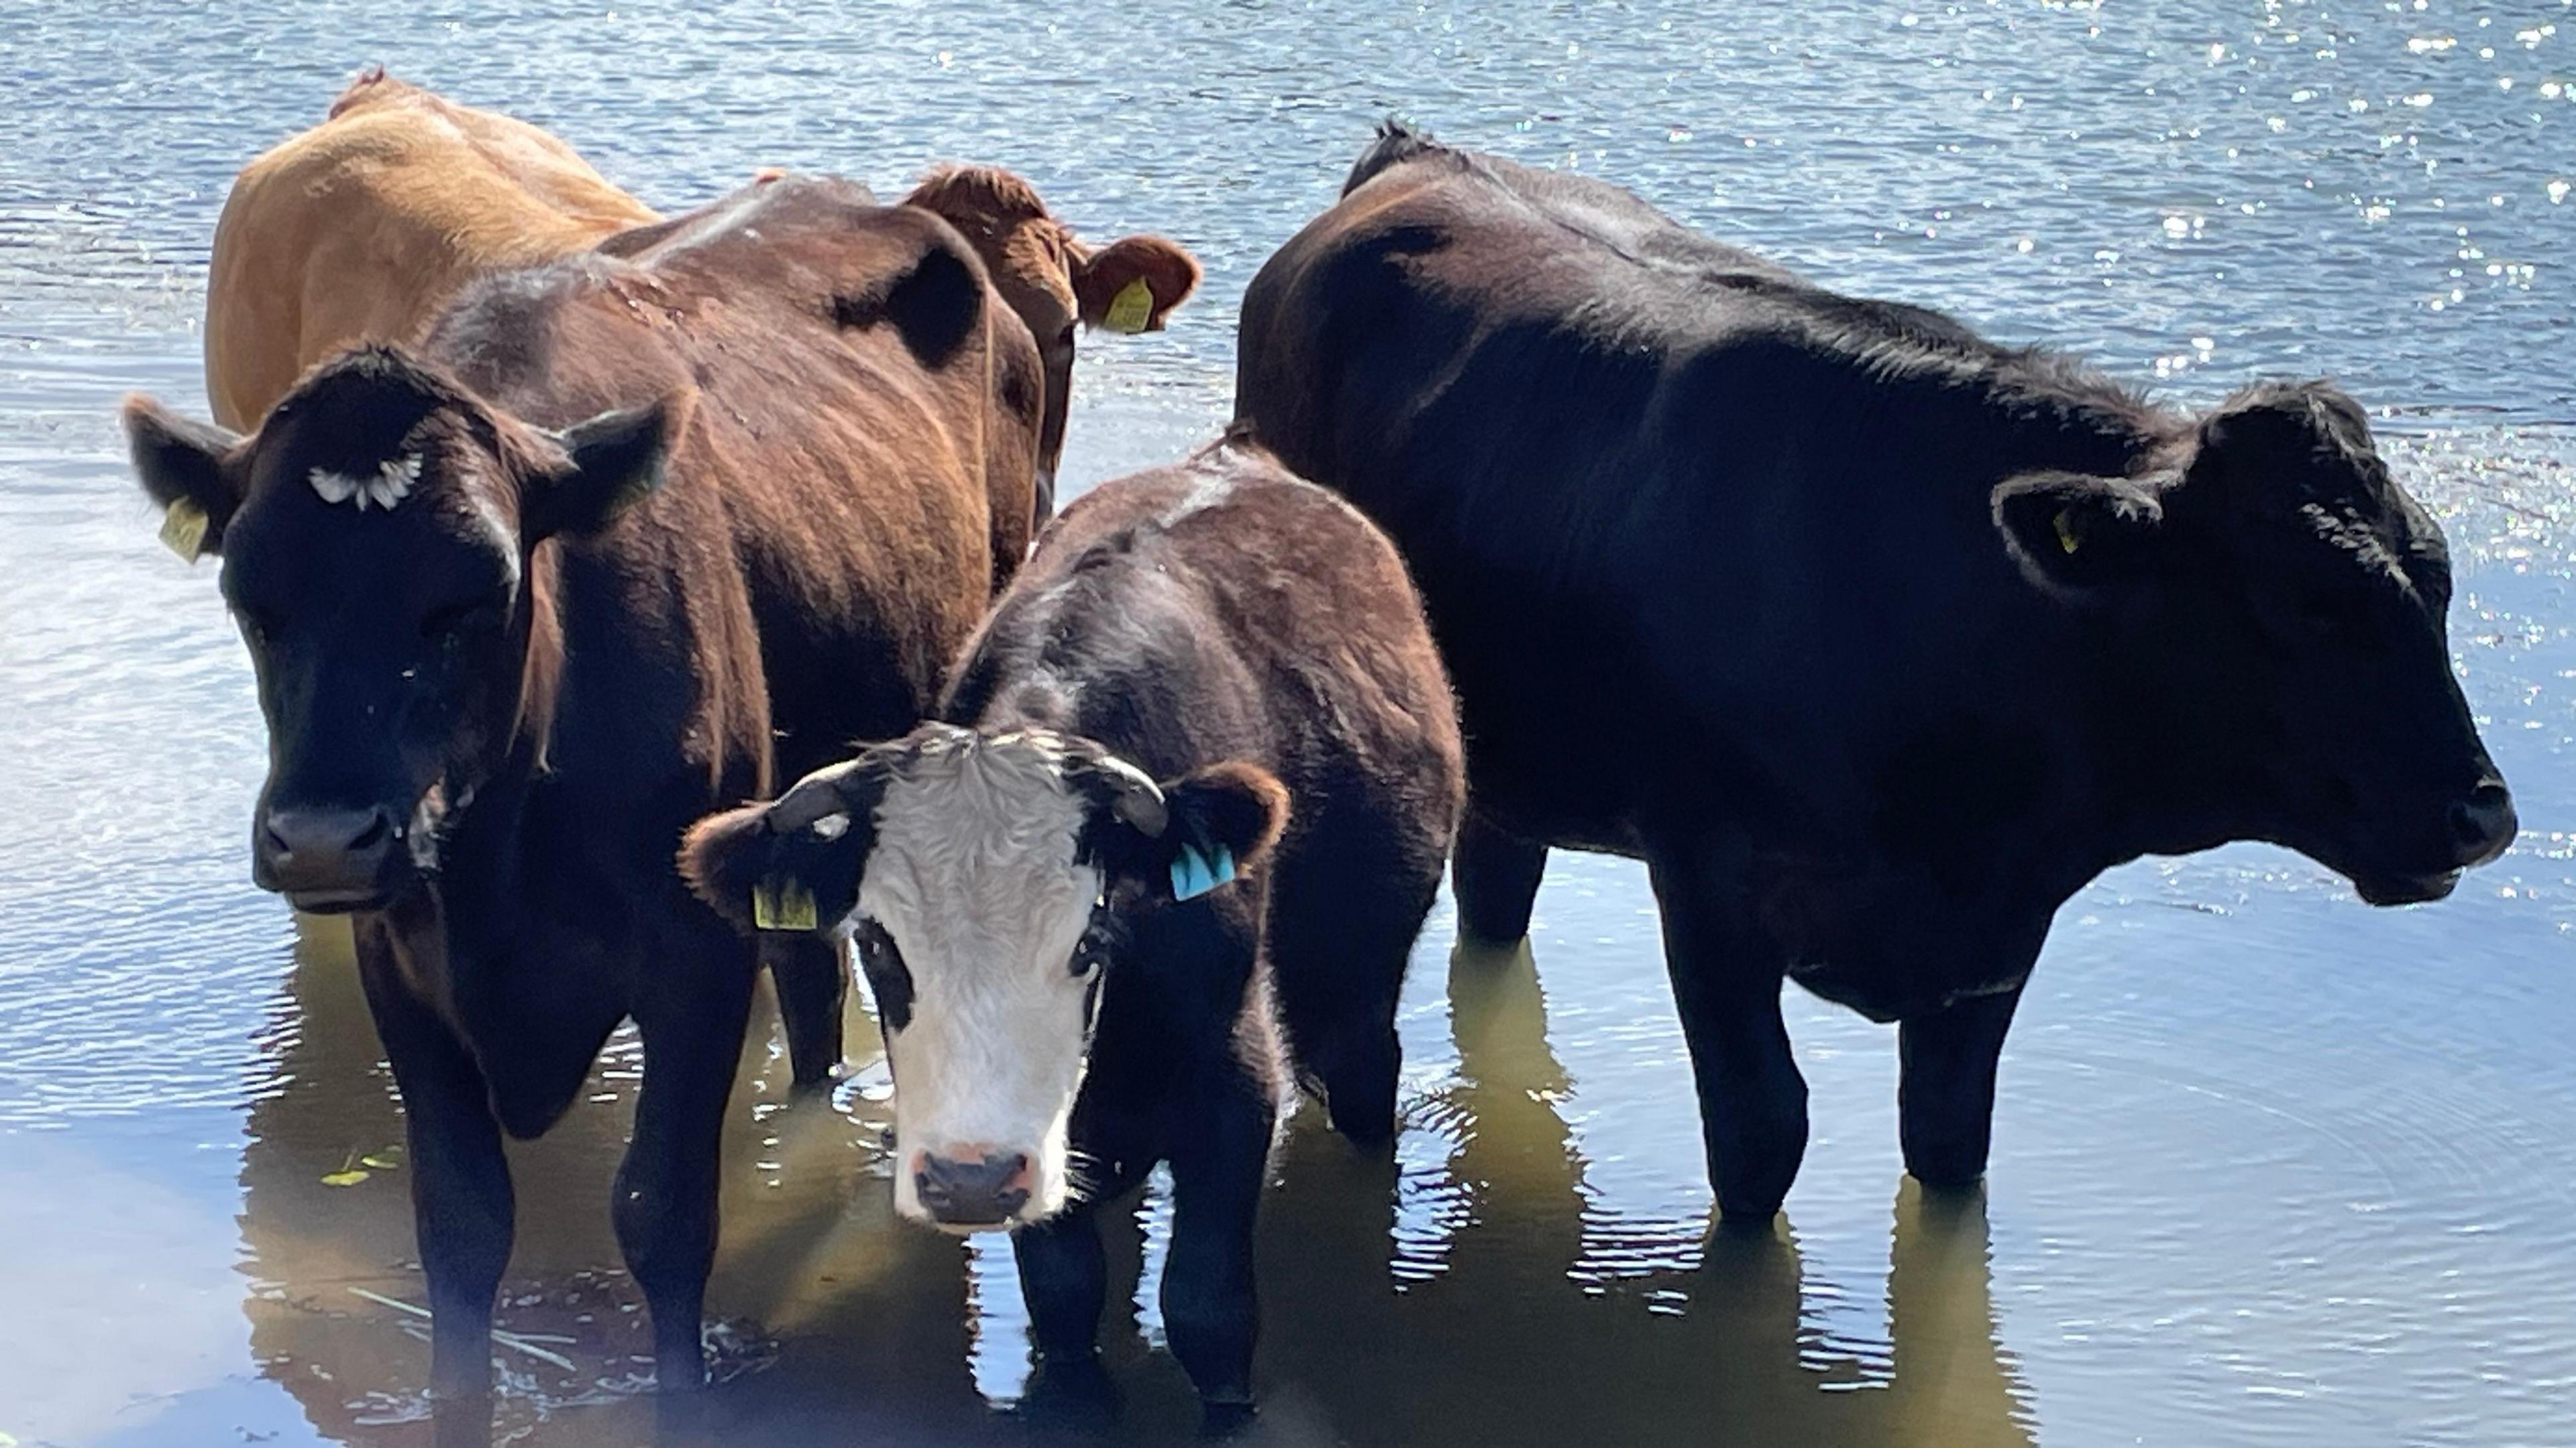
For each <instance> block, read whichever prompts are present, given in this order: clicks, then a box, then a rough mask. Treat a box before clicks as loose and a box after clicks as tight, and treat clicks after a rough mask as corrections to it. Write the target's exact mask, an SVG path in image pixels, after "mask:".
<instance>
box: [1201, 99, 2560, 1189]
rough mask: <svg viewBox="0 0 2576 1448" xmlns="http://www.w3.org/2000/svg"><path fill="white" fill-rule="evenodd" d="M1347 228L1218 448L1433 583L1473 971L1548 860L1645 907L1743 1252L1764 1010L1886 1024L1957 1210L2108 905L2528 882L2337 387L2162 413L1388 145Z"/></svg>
mask: <svg viewBox="0 0 2576 1448" xmlns="http://www.w3.org/2000/svg"><path fill="white" fill-rule="evenodd" d="M1353 182H1354V185H1357V184H1358V183H1361V182H1365V187H1366V193H1367V194H1366V196H1365V197H1354V198H1353V199H1352V200H1350V201H1349V202H1346V203H1345V204H1342V205H1339V206H1336V207H1335V208H1334V209H1332V210H1330V211H1328V212H1326V213H1325V214H1324V215H1323V216H1322V217H1320V218H1319V219H1317V220H1316V221H1315V222H1314V223H1312V224H1311V225H1309V226H1308V227H1307V228H1306V229H1305V230H1304V231H1303V232H1301V233H1300V234H1299V235H1298V236H1297V237H1295V238H1294V239H1292V240H1291V241H1290V242H1289V243H1288V244H1287V245H1286V246H1285V247H1283V248H1282V249H1281V250H1280V252H1279V253H1278V255H1276V256H1274V257H1273V258H1271V260H1270V261H1269V263H1268V264H1267V265H1265V266H1264V267H1263V268H1262V270H1261V272H1260V274H1259V275H1258V276H1257V277H1256V278H1255V279H1254V281H1253V283H1252V285H1251V287H1250V289H1249V290H1248V291H1247V292H1246V294H1245V297H1244V304H1243V322H1242V333H1241V337H1242V345H1241V349H1240V353H1239V358H1240V361H1239V366H1240V372H1239V379H1238V391H1237V403H1236V408H1237V416H1238V419H1239V420H1241V421H1244V422H1248V423H1250V424H1252V425H1254V426H1255V427H1257V429H1258V431H1259V434H1260V436H1261V438H1262V440H1263V441H1264V442H1265V443H1267V444H1268V445H1269V446H1270V447H1272V448H1273V449H1274V450H1276V451H1277V453H1278V455H1279V457H1280V459H1281V460H1282V461H1283V462H1284V463H1286V464H1287V465H1288V466H1289V467H1291V468H1293V469H1295V470H1296V471H1297V472H1299V473H1301V474H1303V475H1304V476H1307V477H1310V478H1313V479H1315V480H1316V481H1318V482H1321V483H1323V484H1325V485H1327V486H1329V487H1332V488H1334V489H1336V490H1337V491H1339V492H1341V493H1342V494H1344V495H1345V496H1347V497H1349V498H1350V499H1351V500H1352V501H1354V502H1355V503H1357V504H1358V505H1359V506H1360V507H1361V508H1362V509H1363V510H1365V511H1366V512H1368V513H1369V514H1370V516H1371V517H1373V518H1375V519H1376V520H1377V521H1378V522H1379V523H1380V524H1381V525H1382V526H1384V527H1385V528H1386V529H1387V531H1388V533H1389V534H1390V535H1392V536H1393V537H1394V538H1395V540H1396V542H1397V545H1398V546H1399V547H1400V548H1402V549H1403V551H1404V553H1405V557H1406V560H1407V561H1408V562H1409V563H1410V564H1411V566H1412V568H1413V570H1414V574H1415V577H1416V578H1417V579H1418V580H1419V582H1420V583H1421V586H1422V592H1423V598H1424V601H1425V603H1426V605H1427V606H1428V608H1429V610H1430V614H1431V621H1432V625H1433V628H1434V631H1435V633H1436V634H1437V635H1438V636H1439V639H1440V644H1441V648H1442V652H1443V654H1444V656H1445V658H1446V660H1447V662H1448V665H1449V667H1450V669H1451V671H1452V673H1453V674H1454V675H1455V677H1456V679H1457V683H1458V689H1459V695H1460V700H1461V705H1462V709H1463V722H1464V723H1465V726H1466V731H1467V737H1468V738H1469V739H1471V740H1473V741H1474V750H1473V752H1472V757H1471V760H1470V764H1471V774H1472V783H1471V796H1472V801H1473V805H1474V815H1475V819H1474V820H1473V821H1472V822H1471V824H1470V826H1469V828H1468V829H1467V831H1466V832H1465V835H1464V842H1463V843H1462V845H1461V847H1460V860H1459V868H1458V871H1457V882H1458V893H1459V910H1460V914H1461V917H1462V919H1463V921H1464V922H1465V923H1466V925H1467V927H1468V929H1469V930H1470V931H1471V932H1472V933H1475V934H1479V935H1502V936H1510V935H1513V934H1516V933H1517V932H1518V931H1520V930H1521V929H1523V928H1525V926H1526V924H1527V921H1528V917H1529V902H1530V898H1531V893H1532V892H1533V891H1534V890H1535V889H1536V888H1537V885H1538V880H1539V874H1540V869H1541V864H1542V861H1543V857H1544V853H1545V851H1546V849H1547V848H1549V847H1551V846H1572V847H1576V848H1586V849H1606V850H1614V851H1618V852H1622V853H1626V854H1630V855H1635V856H1638V857H1641V858H1643V859H1644V860H1645V861H1646V862H1647V863H1648V865H1649V866H1650V868H1651V870H1652V875H1653V880H1654V884H1655V889H1656V892H1657V895H1658V898H1659V900H1660V902H1661V906H1662V911H1663V918H1664V931H1665V942H1666V950H1667V956H1668V959H1669V963H1670V967H1671V970H1672V973H1673V978H1674V986H1675V990H1676V994H1677V996H1678V999H1679V1004H1680V1008H1681V1014H1682V1019H1683V1023H1684V1026H1685V1028H1686V1031H1687V1034H1688V1036H1689V1041H1690V1045H1691V1049H1692V1056H1693V1062H1694V1066H1695V1068H1696V1071H1697V1075H1698V1086H1699V1091H1700V1098H1701V1103H1702V1108H1703V1112H1704V1115H1705V1119H1706V1134H1707V1147H1708V1151H1709V1156H1710V1166H1711V1173H1712V1176H1713V1177H1714V1179H1715V1182H1716V1186H1717V1190H1718V1196H1719V1200H1720V1202H1721V1204H1722V1205H1723V1207H1724V1208H1725V1210H1726V1211H1727V1212H1728V1213H1729V1214H1731V1215H1748V1216H1756V1217H1766V1218H1767V1217H1768V1216H1769V1215H1770V1213H1771V1212H1772V1211H1773V1210H1774V1209H1775V1208H1776V1207H1777V1206H1778V1205H1779V1202H1780V1199H1781V1196H1782V1194H1783V1193H1785V1192H1786V1191H1787V1189H1788V1186H1789V1182H1790V1180H1791V1178H1792V1176H1793V1175H1794V1173H1795V1171H1796V1169H1797V1164H1798V1160H1799V1157H1800V1155H1801V1153H1802V1152H1803V1150H1804V1147H1805V1141H1806V1132H1807V1123H1806V1100H1805V1093H1806V1088H1805V1085H1804V1083H1803V1081H1801V1080H1800V1078H1799V1076H1798V1072H1797V1068H1796V1066H1795V1064H1794V1063H1793V1062H1792V1061H1791V1059H1790V1056H1789V1050H1788V1038H1787V1035H1786V1032H1785V1030H1784V1029H1783V1027H1782V1025H1781V1019H1780V1010H1779V991H1780V982H1781V979H1782V976H1783V974H1784V973H1786V974H1788V975H1791V976H1794V977H1795V978H1796V979H1797V980H1799V981H1800V982H1802V983H1804V984H1806V985H1808V986H1809V987H1811V988H1812V989H1814V990H1816V991H1817V992H1819V993H1820V994H1823V995H1825V996H1827V997H1829V998H1831V999H1834V1000H1837V1001H1841V1002H1843V1003H1846V1004H1848V1005H1851V1006H1853V1007H1855V1008H1857V1009H1860V1010H1862V1011H1865V1012H1867V1013H1869V1014H1870V1015H1872V1016H1874V1017H1877V1018H1880V1019H1896V1020H1901V1021H1903V1022H1904V1041H1905V1060H1906V1067H1905V1087H1904V1110H1903V1113H1902V1114H1903V1120H1904V1127H1905V1142H1906V1158H1907V1162H1908V1164H1909V1166H1910V1167H1912V1169H1913V1170H1914V1171H1915V1172H1916V1174H1917V1175H1919V1176H1922V1177H1924V1178H1926V1179H1927V1180H1933V1181H1945V1182H1946V1181H1958V1180H1962V1179H1969V1178H1973V1177H1975V1176H1976V1175H1977V1174H1978V1173H1979V1172H1981V1171H1982V1170H1983V1166H1984V1161H1985V1152H1986V1134H1987V1124H1988V1114H1989V1112H1990V1111H1991V1107H1992V1089H1993V1078H1994V1060H1995V1057H1994V1052H1995V1051H1996V1050H1997V1049H1999V1048H2000V1045H2001V1043H2002V1040H2003V1034H2004V1027H2005V1025H2006V1024H2007V1023H2008V1022H2009V1020H2010V1019H2011V1014H2012V1004H2013V1001H2014V1000H2015V999H2016V997H2017V995H2018V993H2019V991H2020V989H2021V985H2022V982H2023V980H2024V978H2025V977H2026V975H2027V974H2028V972H2029V969H2030V967H2031V963H2032V961H2033V960H2034V959H2035V957H2036V956H2037V954H2038V951H2039V946H2040V942H2041V940H2042V939H2043V938H2044V936H2045V935H2046V933H2047V929H2048V923H2049V919H2050V916H2051V914H2052V913H2053V912H2054V911H2055V910H2056V908H2057V906H2058V905H2059V904H2060V903H2061V902H2063V901H2064V900H2065V899H2067V897H2068V896H2069V895H2071V894H2072V893H2073V892H2074V891H2075V890H2076V889H2077V888H2079V887H2080V886H2082V885H2083V884H2084V882H2086V881H2087V880H2089V879H2091V878H2092V877H2093V876H2094V875H2095V874H2097V873H2098V872H2100V871H2101V870H2103V869H2104V868H2106V867H2108V866H2110V865H2112V864H2115V863H2117V862H2119V861H2122V860H2126V859H2130V858H2133V857H2135V856H2137V855H2140V854H2143V853H2150V852H2157V853H2170V852H2178V851H2185V850H2195V849H2200V848H2204V847H2207V846H2210V845H2214V844H2217V843H2219V842H2221V841H2225V840H2231V839H2259V840H2269V841H2274V842H2277V843H2281V844H2286V845H2289V846H2291V847H2293V848H2296V849H2299V850H2302V851H2305V852H2306V853H2308V854H2310V855H2312V856H2314V857H2315V858H2317V859H2319V860H2321V861H2323V862H2325V863H2326V864H2328V865H2330V866H2332V867H2333V868H2335V869H2337V870H2340V871H2343V872H2344V873H2346V874H2348V875H2350V876H2351V877H2353V878H2354V880H2355V881H2356V882H2357V883H2358V885H2359V886H2360V888H2361V890H2362V893H2363V894H2364V895H2365V896H2366V897H2368V898H2371V899H2374V900H2380V901H2395V900H2406V899H2423V898H2429V897H2431V896H2433V895H2437V894H2439V893H2441V892H2442V891H2443V890H2445V889H2447V888H2448V882H2449V880H2450V878H2451V877H2452V874H2453V872H2454V871H2455V870H2456V869H2457V868H2458V867H2461V866H2464V865H2469V864H2475V863H2478V862H2479V861H2481V860H2484V859H2487V858H2491V857H2492V856H2493V854H2495V853H2496V852H2498V851H2500V850H2502V849H2503V847H2504V844H2505V842H2506V841H2508V840H2509V839H2510V838H2511V836H2512V833H2513V815H2512V809H2511V805H2510V801H2509V796H2508V795H2507V794H2506V792H2505V790H2504V786H2503V784H2502V781H2501V780H2499V779H2497V778H2496V775H2495V769H2494V766H2493V765H2492V763H2490V762H2489V760H2488V758H2487V755H2486V752H2485V750H2484V748H2483V746H2482V745H2481V744H2480V742H2479V739H2478V735H2477V730H2476V728H2475V727H2474V725H2473V724H2472V722H2471V720H2470V717H2469V714H2468V710H2467V707H2466V705H2465V703H2464V702H2463V701H2462V698H2461V695H2460V691H2459V689H2458V687H2457V685H2456V683H2455V682H2454V680H2453V678H2452V675H2451V671H2450V666H2449V653H2448V648H2447V645H2446V643H2445V640H2444V628H2443V624H2444V621H2443V610H2444V608H2445V606H2446V605H2447V603H2448V598H2449V586H2450V585H2449V565H2448V558H2447V555H2446V553H2445V551H2444V547H2443V543H2442V537H2441V531H2440V529H2439V528H2438V527H2436V526H2435V525H2434V523H2433V520H2432V519H2431V518H2430V517H2429V516H2427V515H2426V514H2425V513H2424V512H2423V510H2422V509H2421V508H2419V507H2417V506H2416V505H2415V503H2414V502H2413V500H2412V499H2409V498H2408V497H2406V495H2405V494H2404V492H2403V490H2401V489H2399V488H2398V487H2397V486H2396V484H2395V483H2393V482H2392V481H2390V479H2389V477H2388V474H2387V469H2386V468H2385V467H2384V466H2382V465H2381V463H2380V461H2379V459H2378V458H2377V456H2376V455H2375V454H2374V453H2373V452H2372V451H2371V447H2370V442H2369V430H2368V426H2367V424H2366V422H2365V421H2364V419H2363V417H2362V414H2361V412H2360V409H2359V408H2358V407H2357V406H2355V405H2354V404H2353V403H2352V401H2351V399H2349V398H2347V397H2345V396H2343V395H2342V394H2341V393H2340V392H2337V391H2335V390H2334V389H2333V388H2332V387H2330V386H2328V385H2326V384H2324V383H2316V382H2310V383H2295V384H2266V385H2264V386H2260V387H2256V388H2252V389H2249V390H2248V391H2246V392H2245V393H2242V394H2240V395H2239V396H2237V397H2235V398H2233V399H2230V400H2229V401H2228V402H2227V403H2226V404H2225V405H2223V406H2222V407H2220V408H2219V409H2217V410H2216V411H2214V412H2212V413H2210V414H2208V415H2207V416H2205V417H2201V418H2193V417H2189V416H2185V415H2181V414H2177V413H2174V412H2170V411H2166V410H2163V409H2160V408H2157V407H2154V406H2151V405H2149V404H2148V403H2146V402H2145V401H2143V400H2141V399H2140V398H2138V397H2137V396H2135V395H2134V394H2132V393H2130V392H2129V391H2127V390H2126V389H2123V388H2121V387H2119V386H2117V385H2114V384H2113V383H2111V382H2109V381H2108V380H2106V379H2104V378H2103V377H2101V376H2100V375H2099V374H2098V373H2095V372H2093V371H2090V370H2089V369H2087V368H2085V367H2083V366H2081V365H2079V364H2077V363H2075V362H2072V361H2070V360H2067V359H2065V358H2061V357H2057V356H2053V355H2050V354H2048V353H2044V352H2036V351H2026V350H2023V351H2017V350H2013V349H2009V348H2004V347H1999V346H1996V345H1994V344H1992V343H1990V342H1987V341H1986V340H1984V339H1983V338H1981V337H1979V336H1977V335H1976V333H1975V332H1973V331H1972V330H1970V329H1969V328H1967V327H1965V326H1963V325H1961V324H1960V323H1958V322H1956V321H1954V320H1952V319H1950V318H1948V317H1945V316H1942V315H1941V314H1939V313H1937V312H1933V311H1929V310H1926V309H1924V308H1921V307H1914V306H1908V305H1905V304H1901V303H1891V302H1881V301H1873V300H1869V299H1864V298H1854V297H1845V296H1840V295H1837V294H1835V293H1833V292H1830V291H1827V290H1825V289H1823V288H1821V287H1818V286H1815V285H1814V284H1812V283H1809V282H1807V281H1805V280H1803V279H1801V278H1799V277H1797V276H1796V275H1794V274H1793V273H1790V272H1788V271H1787V270H1785V269H1783V268H1781V267H1779V266H1777V265H1775V264H1773V263H1771V262H1768V261H1765V260H1763V259H1761V258H1760V257H1757V256H1754V255H1752V254H1750V253H1747V252H1743V251H1739V250H1737V249H1735V248H1733V247H1729V246H1725V245H1722V244H1720V243H1718V242H1715V241H1712V240H1710V239H1708V238H1706V237H1703V236H1700V235H1697V234H1695V233H1692V232H1689V231H1686V230H1684V229H1682V228H1681V227H1679V226H1676V225H1675V224H1673V222H1671V221H1670V220H1669V219H1667V218H1665V217H1664V216H1662V215H1661V214H1659V213H1657V212H1656V211H1654V210H1653V209H1652V208H1651V207H1648V206H1647V205H1645V204H1644V203H1643V202H1641V201H1639V200H1638V199H1637V198H1636V197H1634V196H1632V195H1630V194H1628V193H1627V192H1625V191H1622V190H1620V189H1618V188H1616V187H1613V186H1609V185H1605V184H1603V183H1602V182H1599V181H1594V180H1590V179H1587V178H1583V177H1577V176H1570V175H1563V174H1557V173H1549V172H1540V171H1534V170H1530V169H1528V168H1525V167H1522V166H1518V165H1514V164H1513V163H1511V162H1508V161H1502V160H1497V159H1494V158H1492V157H1486V156H1479V155H1473V154H1470V153H1467V152H1462V151H1456V150H1452V149H1449V148H1446V147H1442V146H1438V145H1436V144H1434V143H1432V142H1430V141H1429V140H1428V139H1427V138H1425V137H1423V136H1421V135H1420V134H1418V133H1416V132H1413V131H1410V130H1408V129H1406V128H1403V127H1401V126H1391V127H1389V128H1388V129H1387V130H1386V131H1385V132H1384V133H1382V134H1381V135H1380V136H1379V138H1378V139H1377V140H1376V141H1375V142H1374V143H1373V144H1372V145H1371V146H1370V147H1369V149H1368V151H1367V153H1366V154H1365V155H1364V156H1363V157H1362V159H1361V161H1360V164H1359V166H1358V167H1357V168H1356V169H1355V171H1354V172H1353Z"/></svg>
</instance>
